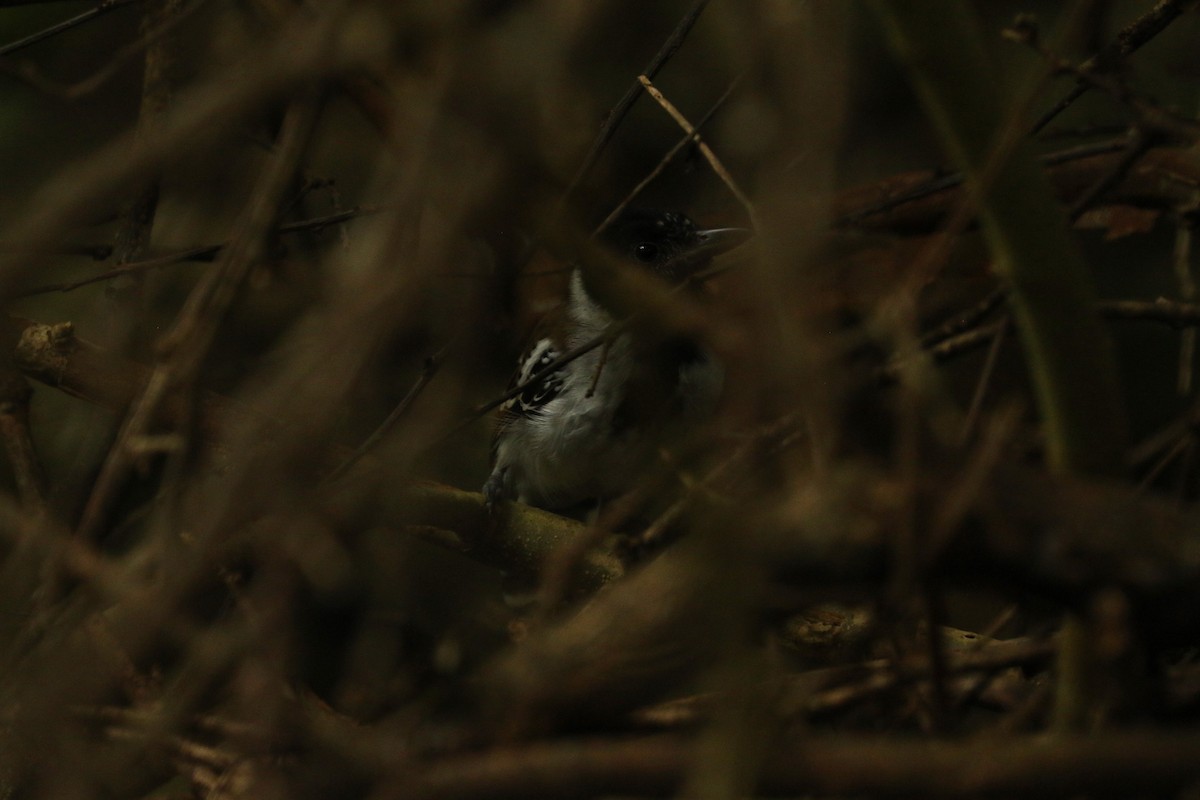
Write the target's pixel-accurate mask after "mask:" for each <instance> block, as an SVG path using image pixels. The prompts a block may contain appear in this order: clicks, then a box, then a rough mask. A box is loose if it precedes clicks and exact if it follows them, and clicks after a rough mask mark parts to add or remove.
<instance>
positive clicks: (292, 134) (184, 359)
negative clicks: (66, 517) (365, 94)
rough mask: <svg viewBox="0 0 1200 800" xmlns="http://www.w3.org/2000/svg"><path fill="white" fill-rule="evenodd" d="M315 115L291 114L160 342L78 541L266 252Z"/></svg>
mask: <svg viewBox="0 0 1200 800" xmlns="http://www.w3.org/2000/svg"><path fill="white" fill-rule="evenodd" d="M316 116H317V111H316V103H315V102H312V101H297V102H295V103H293V104H292V106H291V107H290V108H289V109H288V112H287V114H286V115H285V117H284V122H283V126H282V129H281V131H280V136H279V144H278V147H277V148H276V152H275V153H274V154H273V155H272V158H271V159H270V161H269V162H268V164H267V166H266V167H265V168H264V170H263V174H262V176H261V178H260V179H259V183H258V186H257V187H256V188H255V191H254V194H253V195H252V196H251V198H250V200H249V202H248V203H247V206H246V210H245V212H244V213H243V214H242V216H241V219H240V220H239V221H238V224H237V227H236V228H235V231H234V235H233V236H232V237H231V241H230V245H229V247H228V248H227V249H226V250H225V252H224V255H223V259H222V262H221V263H220V264H219V265H218V267H217V269H215V270H212V271H211V272H208V273H206V274H205V276H204V279H203V280H202V281H201V282H200V283H198V284H197V285H196V287H195V288H194V289H193V290H192V293H191V294H190V295H189V296H188V300H187V302H186V303H185V304H184V307H183V308H182V309H181V310H180V312H179V315H178V317H177V318H176V322H175V326H174V328H172V330H171V331H170V332H169V333H168V334H167V335H166V336H165V337H164V338H163V340H162V341H161V342H160V343H159V348H160V352H162V353H163V354H164V355H163V356H162V357H161V359H160V361H159V363H158V365H157V366H156V367H155V369H154V371H153V372H152V373H151V375H150V379H149V381H148V382H147V384H146V387H145V389H144V390H143V391H142V393H141V394H140V396H139V397H138V398H137V399H136V400H135V401H134V403H133V406H132V407H131V408H130V410H129V413H128V414H127V415H126V417H125V421H124V422H123V423H122V425H121V429H120V431H119V432H118V434H117V438H116V441H115V442H114V443H113V446H112V449H111V450H110V451H109V454H108V457H107V458H106V459H105V461H104V465H103V466H102V467H101V470H100V474H99V476H98V477H97V478H96V483H95V485H94V486H93V488H92V494H91V496H90V497H89V498H88V501H87V505H86V506H85V507H84V511H83V515H82V517H81V518H80V521H79V526H78V529H77V533H78V535H79V537H80V538H83V539H85V540H91V539H93V538H94V537H95V536H96V534H97V533H98V532H99V528H100V525H101V522H102V521H103V517H104V515H105V513H106V511H107V509H108V506H109V504H110V503H111V501H112V498H113V497H114V495H115V494H116V491H117V489H118V488H119V486H120V483H121V481H122V480H123V479H124V477H125V474H126V472H127V471H128V469H129V468H130V466H132V464H133V461H134V458H135V453H136V452H137V450H138V445H139V443H140V440H141V439H142V438H143V437H144V436H145V434H146V433H147V431H148V430H149V427H150V424H151V423H152V421H153V420H154V418H155V417H156V415H157V413H158V410H159V407H160V405H161V404H162V403H163V400H164V399H165V398H166V396H167V394H168V393H169V392H170V391H171V390H173V389H175V388H177V387H181V386H183V387H186V386H188V385H189V384H192V383H193V382H194V381H195V379H196V376H197V372H198V371H199V370H200V368H201V366H202V364H203V361H204V358H205V356H206V355H207V353H208V350H209V348H210V347H211V345H212V341H213V339H214V337H215V335H216V331H217V327H218V326H219V325H220V322H221V320H222V319H223V317H224V315H225V313H226V312H227V311H228V309H229V307H230V306H231V305H232V304H233V302H234V300H236V298H237V295H238V292H239V291H240V289H241V287H242V285H243V283H244V282H245V279H246V277H247V276H248V275H249V274H250V270H251V269H252V268H253V267H254V265H255V264H256V263H258V260H259V258H260V256H261V254H262V252H263V250H264V249H265V238H266V234H267V231H269V230H270V227H271V225H272V223H273V221H274V217H275V214H276V212H277V211H278V208H279V203H280V202H281V201H282V198H283V194H284V192H285V191H286V190H287V187H288V183H289V182H290V181H291V177H292V174H293V172H294V170H295V166H296V162H297V161H298V160H299V158H300V156H301V154H302V153H303V150H304V148H305V146H306V145H307V143H308V139H309V136H310V134H311V132H312V127H313V125H314V123H315V119H316Z"/></svg>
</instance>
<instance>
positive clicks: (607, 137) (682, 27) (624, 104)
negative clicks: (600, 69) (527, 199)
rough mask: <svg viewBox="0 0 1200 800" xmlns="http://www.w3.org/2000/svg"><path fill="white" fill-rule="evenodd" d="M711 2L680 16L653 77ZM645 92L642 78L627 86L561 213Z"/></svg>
mask: <svg viewBox="0 0 1200 800" xmlns="http://www.w3.org/2000/svg"><path fill="white" fill-rule="evenodd" d="M707 5H708V0H699V2H697V3H696V4H695V5H694V6H692V8H691V10H690V11H688V12H687V13H686V14H684V15H683V19H681V20H679V24H678V25H676V26H675V30H673V31H671V35H670V36H668V37H667V40H666V41H665V42H663V46H662V47H661V48H659V51H658V52H657V53H655V54H654V58H652V59H650V63H649V64H647V65H646V68H645V69H644V70H642V74H643V75H649V76H650V77H651V78H655V77H657V76H658V73H659V70H661V69H662V68H663V67H664V66H665V65H666V63H667V62H668V61H670V60H671V57H672V56H673V55H675V53H676V52H677V51H678V50H679V48H680V47H682V46H683V41H684V39H686V38H687V35H688V33H689V32H691V30H692V26H693V25H695V24H696V20H698V19H699V18H700V13H701V12H702V11H704V7H705V6H707ZM641 93H642V84H641V83H640V80H639V81H634V82H633V84H632V85H631V86H630V87H629V89H628V90H626V92H625V94H624V96H623V97H621V99H620V100H619V101H617V104H616V105H615V106H613V108H612V110H611V111H609V112H608V116H607V117H605V119H604V124H603V125H602V126H601V127H600V133H599V134H597V136H596V139H595V141H593V142H592V146H591V149H589V150H588V152H587V155H586V156H584V158H583V163H581V164H580V165H579V169H578V170H576V172H575V175H574V177H572V178H571V182H570V183H569V184H568V185H567V188H566V189H565V190H564V191H563V194H562V197H561V198H560V199H559V203H558V205H559V210H560V213H561V212H562V211H563V210H565V209H566V207H567V204H568V203H569V202H570V201H571V197H572V196H573V195H574V194H575V192H576V191H577V190H578V189H579V186H580V184H582V183H583V181H584V179H585V178H586V177H587V175H588V173H589V172H590V171H591V169H592V167H593V166H595V164H596V162H597V161H598V160H599V158H600V153H601V152H603V150H604V148H605V147H606V146H607V145H608V143H609V142H610V141H612V138H613V136H615V135H616V132H617V128H618V127H619V126H620V124H621V121H622V120H624V119H625V115H626V114H628V113H629V110H630V109H631V108H633V104H634V103H635V102H637V99H638V96H639V95H640V94H641Z"/></svg>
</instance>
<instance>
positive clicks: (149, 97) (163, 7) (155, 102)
mask: <svg viewBox="0 0 1200 800" xmlns="http://www.w3.org/2000/svg"><path fill="white" fill-rule="evenodd" d="M179 4H180V0H147V3H146V7H145V9H144V13H143V16H142V25H141V30H142V32H143V33H145V32H147V31H149V30H151V29H153V28H155V27H157V26H159V25H161V23H162V22H163V21H164V20H165V21H170V20H171V19H172V18H173V17H174V16H175V15H176V13H177V12H178V10H179ZM170 59H171V56H170V53H169V52H168V48H167V47H166V42H165V40H164V39H162V38H159V39H156V40H155V41H154V42H153V44H151V45H150V46H149V47H147V48H146V55H145V59H144V64H143V70H142V98H141V106H140V107H139V109H138V121H137V126H136V128H135V136H136V137H137V138H136V139H135V143H134V144H135V146H137V145H140V144H141V143H142V142H144V141H145V138H146V136H148V135H151V134H152V132H153V131H155V130H157V129H158V128H159V126H160V125H161V124H162V120H163V116H164V114H166V112H167V110H168V108H169V107H170V104H171V81H170ZM161 178H162V175H161V172H160V173H159V174H156V175H153V176H152V177H151V178H150V180H148V181H147V182H146V185H145V186H144V187H143V188H142V189H141V190H140V191H139V193H138V196H137V197H136V198H134V200H133V201H132V202H131V203H130V204H129V206H128V207H127V208H126V210H125V213H124V214H123V219H122V220H121V225H120V228H119V230H118V231H117V237H116V242H115V244H114V246H113V257H114V260H115V261H116V265H117V266H118V267H121V266H124V265H126V264H128V263H129V262H131V261H134V260H136V259H138V258H139V257H141V256H142V254H143V253H144V252H145V251H146V248H147V247H148V246H149V244H150V236H151V234H152V232H153V229H154V217H155V215H156V213H157V211H158V193H159V184H160V181H161ZM138 283H139V284H140V281H139V282H138ZM123 294H124V297H121V296H118V295H117V294H115V293H113V294H110V296H109V298H108V300H109V304H108V305H109V307H108V312H109V314H110V316H116V317H120V316H123V315H124V314H125V313H127V312H129V311H132V310H133V309H132V308H131V301H132V300H133V298H132V297H130V294H131V293H130V292H125V293H123ZM114 322H115V323H116V325H117V326H120V327H123V328H124V329H125V330H126V332H129V331H137V333H136V336H137V337H138V338H141V337H142V336H144V335H145V331H144V330H138V325H139V323H138V322H137V321H136V320H124V319H116V320H114Z"/></svg>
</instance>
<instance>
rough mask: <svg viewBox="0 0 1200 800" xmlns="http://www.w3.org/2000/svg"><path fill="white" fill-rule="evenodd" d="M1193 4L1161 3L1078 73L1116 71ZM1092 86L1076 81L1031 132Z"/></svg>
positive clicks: (1178, 0) (1171, 0)
mask: <svg viewBox="0 0 1200 800" xmlns="http://www.w3.org/2000/svg"><path fill="white" fill-rule="evenodd" d="M1188 2H1189V0H1160V2H1159V3H1158V4H1157V5H1155V6H1154V8H1152V9H1150V10H1149V11H1147V12H1146V13H1145V14H1143V15H1142V16H1140V17H1138V18H1137V19H1135V20H1134V21H1133V22H1131V23H1129V24H1128V25H1126V26H1125V27H1124V28H1122V29H1121V32H1120V33H1118V34H1117V38H1116V39H1114V40H1113V41H1112V42H1110V43H1109V44H1108V46H1107V47H1105V48H1104V49H1103V50H1101V51H1100V52H1099V53H1097V54H1096V55H1094V56H1092V57H1091V58H1089V59H1088V60H1087V61H1084V62H1083V63H1082V64H1080V65H1079V67H1078V68H1077V70H1078V72H1081V73H1082V72H1091V71H1093V70H1096V69H1112V67H1113V66H1115V64H1116V62H1117V61H1119V60H1121V59H1123V58H1125V57H1126V56H1129V55H1131V54H1132V53H1134V52H1136V51H1137V49H1138V48H1139V47H1141V46H1142V45H1144V44H1146V42H1148V41H1150V40H1151V39H1153V38H1154V37H1155V36H1157V35H1158V34H1160V33H1162V32H1163V30H1165V29H1166V27H1167V26H1168V25H1170V24H1171V23H1172V22H1173V21H1175V19H1176V18H1177V17H1178V16H1179V15H1180V14H1182V13H1183V11H1184V9H1185V7H1186V6H1187V5H1188ZM1090 88H1091V84H1089V83H1088V82H1087V81H1084V80H1082V79H1081V78H1079V77H1078V76H1077V77H1076V84H1075V87H1074V88H1073V89H1071V91H1069V92H1068V93H1067V94H1066V96H1065V97H1063V98H1062V99H1061V100H1059V101H1058V102H1057V103H1055V104H1054V107H1053V108H1051V109H1050V110H1049V111H1047V112H1046V113H1045V114H1043V115H1042V116H1041V117H1040V118H1039V119H1038V121H1037V122H1035V123H1034V125H1033V127H1032V128H1031V129H1030V131H1029V132H1030V133H1031V134H1036V133H1038V132H1039V131H1041V130H1042V129H1043V128H1045V127H1046V126H1047V125H1049V124H1050V122H1051V120H1053V119H1054V118H1055V117H1057V116H1058V115H1059V114H1061V113H1062V112H1063V111H1066V110H1067V109H1068V108H1069V107H1070V106H1071V105H1072V104H1073V103H1074V102H1075V101H1076V100H1078V99H1079V98H1080V97H1082V96H1083V95H1084V94H1085V93H1086V92H1087V91H1088V89H1090Z"/></svg>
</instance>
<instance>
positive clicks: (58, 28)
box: [0, 0, 142, 57]
mask: <svg viewBox="0 0 1200 800" xmlns="http://www.w3.org/2000/svg"><path fill="white" fill-rule="evenodd" d="M140 2H142V0H101V2H100V3H98V4H97V5H96V6H94V7H92V8H89V9H88V10H87V11H84V12H83V13H81V14H76V15H75V16H73V17H71V18H70V19H65V20H63V21H62V22H57V23H55V24H53V25H51V26H50V27H49V28H45V29H44V30H40V31H38V32H37V33H32V34H30V35H29V36H26V37H24V38H21V39H18V40H17V41H15V42H9V43H8V44H6V45H3V46H0V57H4V56H8V55H12V54H13V53H15V52H17V51H18V50H23V49H25V48H26V47H29V46H30V45H34V44H37V43H38V42H43V41H45V40H46V39H49V38H50V37H52V36H56V35H58V34H60V33H62V32H63V31H68V30H70V29H71V28H75V27H78V26H79V25H82V24H83V23H85V22H90V21H91V20H93V19H96V18H97V17H100V16H103V15H104V14H107V13H108V12H110V11H116V10H117V9H118V8H121V7H123V6H127V5H130V4H132V3H140ZM3 5H9V4H8V3H2V4H0V6H3Z"/></svg>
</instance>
